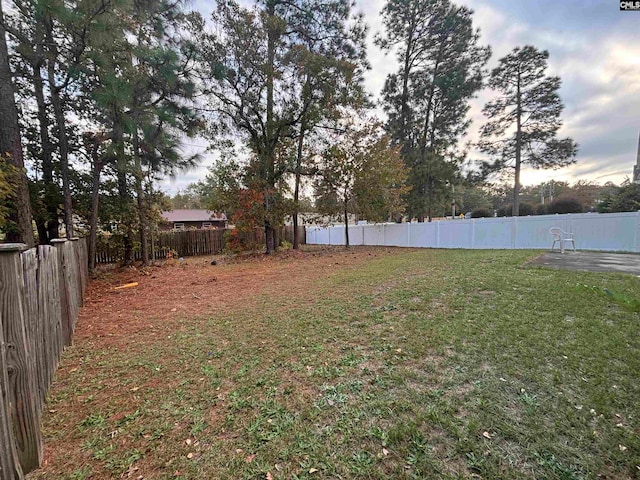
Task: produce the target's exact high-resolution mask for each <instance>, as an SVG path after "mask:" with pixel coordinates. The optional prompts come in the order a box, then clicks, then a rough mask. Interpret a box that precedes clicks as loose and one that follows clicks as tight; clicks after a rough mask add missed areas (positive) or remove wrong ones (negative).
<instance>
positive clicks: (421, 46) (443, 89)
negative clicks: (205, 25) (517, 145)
mask: <svg viewBox="0 0 640 480" xmlns="http://www.w3.org/2000/svg"><path fill="white" fill-rule="evenodd" d="M472 15H473V11H472V10H470V9H468V8H466V7H458V6H456V5H454V4H452V3H451V2H450V1H449V0H415V1H407V0H388V1H387V3H386V4H385V7H384V9H383V11H382V17H383V23H384V26H385V29H386V32H385V35H383V36H379V37H378V38H377V43H378V45H379V46H380V47H381V48H383V49H384V50H386V51H396V52H397V55H398V61H399V63H400V69H399V71H398V72H397V73H395V74H392V75H389V77H387V80H386V83H385V87H384V90H383V106H384V109H385V111H386V112H387V114H388V117H389V120H388V122H387V126H386V127H387V132H388V133H389V135H390V136H391V138H392V139H393V142H394V144H395V145H399V146H400V147H401V151H402V155H403V158H404V161H405V164H406V165H407V167H408V168H409V169H410V184H411V185H412V189H411V191H410V194H409V196H408V198H407V200H408V207H409V217H414V216H415V217H418V220H419V221H422V220H423V219H424V217H425V215H426V216H428V217H429V219H431V214H432V210H433V209H434V208H436V205H439V204H441V203H443V201H444V199H445V198H446V197H448V195H449V194H450V191H451V186H452V185H453V184H454V183H456V182H457V181H458V176H459V170H460V159H461V157H463V155H460V154H458V153H456V150H457V143H458V140H459V138H460V137H461V136H462V135H463V134H464V133H465V132H466V130H467V128H468V126H469V121H468V119H467V118H466V115H467V112H468V110H469V100H470V99H471V98H473V97H474V95H475V93H476V92H477V91H478V90H479V89H480V88H481V86H482V79H483V76H484V73H485V72H484V65H485V64H486V62H487V60H488V58H489V56H490V54H491V52H490V49H489V47H483V46H480V45H479V37H480V34H479V31H478V30H476V29H474V28H473V24H472Z"/></svg>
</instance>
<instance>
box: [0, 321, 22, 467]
mask: <svg viewBox="0 0 640 480" xmlns="http://www.w3.org/2000/svg"><path fill="white" fill-rule="evenodd" d="M2 322H3V320H2V311H0V479H1V480H14V479H22V478H23V475H22V468H21V467H20V459H19V458H18V451H17V450H16V441H15V436H14V435H13V428H12V425H11V411H12V406H11V405H9V378H8V375H7V370H8V365H7V344H6V343H5V341H4V334H3V333H2V331H3V330H4V328H3V327H2Z"/></svg>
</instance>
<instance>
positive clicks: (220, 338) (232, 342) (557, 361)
mask: <svg viewBox="0 0 640 480" xmlns="http://www.w3.org/2000/svg"><path fill="white" fill-rule="evenodd" d="M536 254H537V253H536V252H531V251H451V250H431V249H429V250H407V249H385V248H377V249H376V248H366V249H360V248H354V249H352V251H350V252H345V251H344V249H333V250H331V249H330V250H318V251H314V250H310V251H307V252H305V253H303V254H296V255H289V256H288V255H286V254H284V255H281V256H276V257H275V258H270V259H265V260H263V259H260V258H257V259H254V260H250V261H247V262H241V263H236V264H228V265H218V266H216V267H211V266H210V265H209V264H208V262H207V260H206V259H205V260H188V261H187V262H184V264H181V265H173V266H165V267H163V268H159V269H156V270H154V271H153V273H152V274H151V275H147V276H145V275H142V274H138V273H126V274H121V275H120V276H118V275H114V276H113V277H112V278H106V279H105V280H104V281H103V283H102V284H96V285H94V286H93V287H92V292H93V293H92V295H93V296H92V297H91V298H90V299H89V303H88V305H87V307H85V310H84V311H83V314H82V317H81V319H80V322H79V324H78V332H77V336H76V341H75V345H74V346H73V347H71V348H69V349H68V350H67V351H66V352H65V354H64V357H63V362H62V365H61V368H60V370H59V372H58V374H57V377H56V382H55V383H54V386H53V389H52V391H51V398H50V401H49V404H48V409H49V413H48V414H47V416H46V418H45V425H44V433H45V436H46V442H47V449H46V456H45V465H44V466H43V468H42V469H40V470H39V471H38V472H35V474H33V475H32V478H36V479H39V478H47V479H84V478H94V479H106V478H132V479H143V478H144V479H152V478H153V479H285V478H286V479H320V478H342V479H350V478H367V479H387V478H407V479H409V478H420V479H422V478H424V479H428V478H434V479H440V478H484V479H499V478H508V479H518V478H536V479H545V478H548V479H567V480H568V479H581V478H585V479H587V478H610V479H614V478H615V479H626V478H629V479H630V478H638V477H640V436H639V434H640V381H639V380H640V335H639V333H638V332H639V326H640V322H639V320H640V318H639V316H638V314H636V313H629V312H627V311H625V310H622V309H621V308H619V307H618V306H616V305H613V304H610V303H608V301H607V300H606V299H604V298H602V297H599V296H596V295H595V294H594V293H591V292H589V291H588V290H586V289H584V288H581V287H580V286H579V284H587V285H595V286H599V287H602V288H609V289H614V290H617V291H620V292H622V293H625V294H627V295H630V296H634V297H637V298H640V282H639V281H638V279H637V278H635V277H632V276H628V275H627V276H625V275H620V274H596V273H577V272H566V271H555V270H547V269H542V268H525V267H523V264H524V263H525V262H526V261H527V260H528V259H531V258H533V257H535V256H536ZM130 277H135V278H130ZM138 277H139V278H138ZM131 279H133V280H136V281H138V279H139V282H140V286H139V287H138V289H137V290H136V289H128V290H127V291H119V292H118V293H116V292H113V291H112V290H109V289H110V287H111V286H112V285H114V284H116V283H117V282H120V281H122V282H125V281H128V280H131ZM154 282H156V283H154ZM189 282H192V283H189ZM252 282H253V283H252ZM256 282H257V283H256ZM154 285H155V287H154ZM162 285H164V287H163V288H167V290H166V291H162V292H161V291H160V290H159V289H160V288H161V286H162ZM247 285H248V286H247ZM169 289H171V290H169ZM217 289H218V290H219V291H218V290H217ZM171 292H179V293H180V294H179V295H178V296H177V297H175V298H173V297H171V296H170V295H172V294H174V293H171ZM176 295H177V294H176ZM205 295H210V296H211V297H205ZM216 298H217V300H216ZM207 299H211V300H207ZM205 300H206V301H205ZM92 302H94V303H92ZM180 302H182V303H180ZM207 302H208V303H207ZM192 303H193V304H198V305H199V306H198V308H197V309H196V310H193V308H195V307H192V306H191V305H192ZM173 304H176V307H174V308H169V307H171V305H173Z"/></svg>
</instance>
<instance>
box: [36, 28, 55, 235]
mask: <svg viewBox="0 0 640 480" xmlns="http://www.w3.org/2000/svg"><path fill="white" fill-rule="evenodd" d="M39 20H40V21H38V22H37V23H36V26H35V38H34V43H35V54H34V57H33V58H32V59H31V62H30V63H31V69H32V80H33V90H34V94H35V97H36V105H37V107H38V127H39V136H40V148H41V156H40V161H41V163H42V165H41V166H42V181H43V183H44V187H43V193H44V206H45V210H46V212H47V213H46V217H45V218H44V227H45V229H44V231H43V232H41V233H39V236H40V243H41V244H45V243H49V242H50V241H51V240H53V239H55V238H58V237H59V236H60V231H59V223H58V203H59V202H58V187H57V185H56V184H55V183H54V182H53V145H52V144H51V139H50V138H49V117H48V115H47V103H46V100H45V95H44V82H43V80H42V72H41V68H42V65H43V64H44V63H45V58H44V56H45V55H44V47H43V44H44V32H43V30H42V29H43V22H42V19H39Z"/></svg>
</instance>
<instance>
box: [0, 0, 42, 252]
mask: <svg viewBox="0 0 640 480" xmlns="http://www.w3.org/2000/svg"><path fill="white" fill-rule="evenodd" d="M0 3H1V2H0ZM0 156H2V158H3V159H4V160H5V161H6V162H7V164H8V165H11V166H13V167H15V171H13V172H11V176H10V177H11V178H10V181H11V184H12V185H13V187H14V192H13V193H14V198H13V199H11V200H10V203H11V205H9V215H8V227H9V228H7V231H6V237H5V240H6V241H7V242H18V243H25V244H26V245H27V246H28V247H33V246H34V245H35V236H34V234H33V225H32V215H31V202H30V199H29V187H28V184H27V175H26V173H25V169H24V159H23V156H22V143H21V138H20V128H19V125H18V109H17V107H16V103H15V97H14V92H13V81H12V78H11V69H10V67H9V52H8V49H7V40H6V35H5V29H4V15H3V12H2V5H1V4H0Z"/></svg>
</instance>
